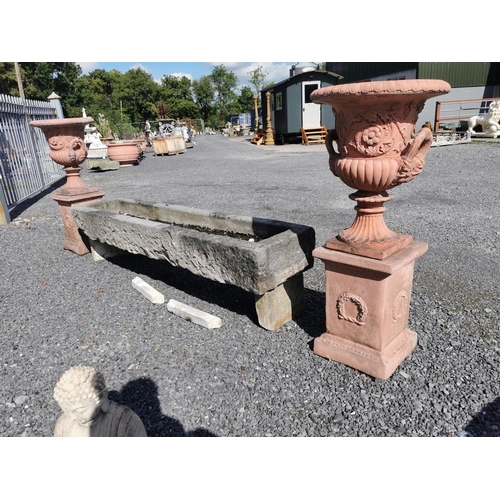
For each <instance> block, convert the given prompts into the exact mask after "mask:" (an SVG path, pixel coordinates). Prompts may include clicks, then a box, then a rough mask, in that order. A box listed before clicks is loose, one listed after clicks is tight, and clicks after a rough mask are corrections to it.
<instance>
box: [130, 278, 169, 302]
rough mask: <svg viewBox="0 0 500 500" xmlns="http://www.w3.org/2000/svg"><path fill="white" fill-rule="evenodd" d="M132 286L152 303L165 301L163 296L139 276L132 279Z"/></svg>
mask: <svg viewBox="0 0 500 500" xmlns="http://www.w3.org/2000/svg"><path fill="white" fill-rule="evenodd" d="M132 286H133V287H134V288H135V289H136V290H137V291H138V292H140V293H141V294H142V295H143V296H144V297H146V298H147V299H148V300H149V301H150V302H152V303H153V304H163V303H165V296H164V295H163V294H162V293H160V292H159V291H158V290H156V289H155V288H153V287H152V286H151V285H150V284H148V283H146V282H145V281H144V280H143V279H141V278H139V276H137V277H136V278H134V279H133V280H132Z"/></svg>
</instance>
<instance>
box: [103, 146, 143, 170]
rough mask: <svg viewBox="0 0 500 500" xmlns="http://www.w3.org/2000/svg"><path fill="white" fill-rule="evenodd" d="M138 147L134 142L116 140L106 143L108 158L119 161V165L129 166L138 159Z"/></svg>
mask: <svg viewBox="0 0 500 500" xmlns="http://www.w3.org/2000/svg"><path fill="white" fill-rule="evenodd" d="M139 153H140V149H139V147H138V145H137V143H136V142H133V141H119V142H118V141H117V142H112V143H111V144H108V158H109V159H110V160H111V161H117V162H119V163H120V167H131V166H132V165H135V164H136V163H137V162H138V160H139Z"/></svg>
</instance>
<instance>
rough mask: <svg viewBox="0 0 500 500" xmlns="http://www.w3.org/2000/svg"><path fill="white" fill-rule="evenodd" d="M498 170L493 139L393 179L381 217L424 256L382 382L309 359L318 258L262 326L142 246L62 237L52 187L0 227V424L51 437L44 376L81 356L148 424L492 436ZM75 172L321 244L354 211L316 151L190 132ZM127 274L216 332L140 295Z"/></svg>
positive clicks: (319, 314)
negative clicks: (297, 307) (292, 225)
mask: <svg viewBox="0 0 500 500" xmlns="http://www.w3.org/2000/svg"><path fill="white" fill-rule="evenodd" d="M499 169H500V147H498V144H496V143H493V142H490V143H471V144H465V145H459V146H447V147H441V148H433V149H431V151H430V152H429V154H428V155H427V161H426V166H425V167H424V170H423V172H422V174H421V175H420V176H419V177H417V178H416V179H415V180H414V181H412V182H411V183H409V184H407V185H403V186H400V187H397V188H395V189H394V190H392V194H393V195H394V200H393V201H392V202H390V203H388V204H387V205H386V206H387V212H386V222H387V224H388V226H389V227H391V228H393V229H396V230H398V231H400V232H403V233H407V234H412V235H413V236H414V238H415V239H416V240H420V241H425V242H427V243H428V244H429V251H428V252H427V253H426V254H425V255H423V256H422V257H421V258H420V259H418V260H417V262H416V264H415V275H414V283H413V295H412V301H411V311H410V321H409V327H410V328H411V329H413V330H415V331H416V332H417V333H418V336H419V340H418V345H417V347H416V348H415V350H414V351H413V353H412V354H411V355H410V356H409V357H408V358H407V359H406V360H405V361H404V362H403V363H402V365H401V366H400V367H399V368H398V369H397V370H396V372H395V373H394V375H393V376H392V377H391V378H390V379H388V380H386V381H381V380H376V379H373V378H372V377H370V376H367V375H365V374H363V373H361V372H359V371H356V370H353V369H351V368H349V367H347V366H344V365H342V364H339V363H335V362H333V361H329V360H328V359H325V358H322V357H319V356H317V355H315V354H314V353H313V351H312V343H313V340H314V338H315V337H317V336H319V335H321V334H322V333H323V332H324V331H325V314H324V308H325V295H324V287H325V278H324V269H323V266H322V264H321V262H319V261H316V263H315V266H314V268H313V269H311V270H309V271H307V272H306V273H305V287H306V309H305V311H304V312H303V313H302V314H301V315H300V316H299V317H297V318H296V319H295V320H293V321H291V322H290V323H288V324H287V325H285V326H284V327H282V328H280V329H278V330H277V331H274V332H272V331H266V330H264V329H262V328H261V327H259V326H258V323H257V318H256V314H255V310H254V306H253V296H251V295H250V294H248V293H247V292H244V291H242V290H240V289H237V288H235V287H232V286H230V285H223V284H219V283H214V282H211V281H208V280H206V279H203V278H201V277H197V276H194V275H192V274H191V273H189V272H187V271H184V270H182V269H176V268H173V267H171V266H170V265H168V264H167V263H162V262H159V261H154V260H151V259H148V258H146V257H141V256H134V255H122V256H117V257H113V258H111V259H110V260H108V261H101V262H98V263H94V262H93V261H92V259H91V257H90V255H89V254H88V255H85V256H78V255H76V254H74V253H72V252H68V251H64V250H63V249H62V244H61V242H62V239H63V237H64V231H63V225H62V220H61V217H60V215H59V209H58V207H57V204H56V202H55V201H53V200H52V199H51V198H50V192H45V193H43V194H42V195H40V196H38V197H37V198H35V199H33V200H31V201H29V202H27V203H24V204H23V205H22V206H20V207H19V208H17V209H15V210H14V211H13V213H12V216H13V222H12V223H11V224H9V225H6V226H0V313H1V316H0V374H1V380H2V384H1V386H0V435H1V436H51V435H52V433H53V428H54V424H55V422H56V419H57V417H58V415H59V414H60V410H59V407H58V406H57V404H56V402H55V401H54V399H53V397H52V392H53V389H54V386H55V384H56V383H57V381H58V379H59V378H60V376H61V375H62V373H63V372H64V371H65V370H66V369H68V368H69V367H70V366H73V365H78V364H86V365H93V366H95V367H97V368H98V369H100V370H101V371H102V372H103V373H104V375H105V378H106V381H107V385H108V387H109V390H110V397H111V398H112V399H114V400H115V401H118V402H121V403H124V404H127V405H128V406H130V407H131V408H132V409H133V410H134V411H136V412H137V413H138V414H139V416H140V417H141V418H142V420H143V422H144V424H145V427H146V429H147V432H148V435H149V436H499V435H500V432H499V426H500V397H499V396H500V377H499V365H500V344H499V341H500V331H499V321H498V317H499V306H498V297H499V280H498V278H499V253H498V252H499V240H500V229H499V228H500V224H499V222H500V211H499V209H498V193H499V184H500V183H499V175H500V174H499V172H500V170H499ZM82 176H83V178H84V180H85V181H86V182H87V183H88V184H89V185H91V186H95V187H98V188H100V189H103V190H105V191H106V199H111V198H117V197H128V198H136V199H143V200H147V201H154V202H164V203H171V204H178V205H187V206H192V207H196V208H202V209H208V210H216V211H220V212H225V213H229V214H234V215H244V216H256V217H268V218H273V219H280V220H285V221H288V222H296V223H299V224H306V225H310V226H313V227H314V228H315V230H316V242H317V245H318V246H319V245H322V244H323V243H324V241H325V240H326V239H328V238H330V237H331V236H333V235H335V234H337V232H338V231H339V230H341V229H343V228H345V227H347V226H348V225H350V224H351V222H352V220H353V219H354V216H355V212H354V203H353V202H352V201H351V200H349V198H348V195H349V194H350V193H351V192H352V190H351V189H350V188H348V187H347V186H345V185H344V184H343V183H342V182H341V181H340V180H339V179H337V178H335V177H334V176H333V175H332V174H331V172H330V171H329V170H328V161H327V153H326V150H325V148H324V146H322V145H315V146H309V147H307V146H300V145H285V146H254V145H251V144H250V143H249V142H248V140H247V139H246V138H234V139H233V138H231V139H229V138H225V137H222V136H204V137H200V138H198V144H197V145H196V146H195V147H194V148H193V149H190V150H188V151H186V153H184V154H181V155H177V156H167V157H155V156H153V154H152V151H151V150H150V151H148V152H147V153H146V157H145V159H144V160H143V161H142V162H141V164H140V165H138V166H134V167H129V168H122V169H120V170H116V171H107V172H95V171H89V170H88V169H86V168H84V170H83V171H82ZM56 187H58V186H56ZM136 276H139V277H141V278H142V279H144V280H145V281H146V282H147V283H149V284H150V285H151V286H153V287H154V288H156V289H157V290H158V291H159V292H160V293H162V294H164V295H165V301H166V302H168V300H170V299H175V300H178V301H180V302H183V303H185V304H188V305H190V306H192V307H195V308H197V309H201V310H203V311H205V312H207V313H209V314H212V315H215V316H218V317H220V318H221V319H222V324H223V325H222V328H220V329H217V330H210V331H208V330H206V329H205V328H202V327H200V326H198V325H196V324H194V323H190V322H187V321H185V320H183V319H182V318H180V317H177V316H174V315H172V314H170V313H169V312H168V311H167V309H166V306H165V304H152V303H150V302H149V301H148V300H145V299H144V297H142V296H141V295H140V294H138V293H137V292H136V291H135V290H134V289H133V287H132V285H131V281H132V279H133V278H135V277H136Z"/></svg>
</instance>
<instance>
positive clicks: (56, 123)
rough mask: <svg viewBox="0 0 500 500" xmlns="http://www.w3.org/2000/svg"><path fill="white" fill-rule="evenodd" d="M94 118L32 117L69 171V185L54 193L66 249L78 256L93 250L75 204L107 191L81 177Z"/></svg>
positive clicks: (98, 196)
mask: <svg viewBox="0 0 500 500" xmlns="http://www.w3.org/2000/svg"><path fill="white" fill-rule="evenodd" d="M93 121H94V119H93V118H91V117H82V118H54V119H50V120H32V121H30V125H31V126H33V127H37V128H40V129H41V130H42V131H43V133H44V135H45V138H46V139H47V142H48V144H49V148H50V153H49V154H50V157H51V158H52V159H53V160H54V161H55V162H56V163H58V164H59V165H62V166H63V170H64V171H65V173H66V184H65V185H64V186H62V187H61V188H60V189H58V190H57V191H56V192H55V194H53V195H52V196H51V198H52V199H53V200H56V201H57V203H58V204H59V208H60V210H61V215H62V218H63V222H64V228H65V231H66V237H65V239H64V241H63V248H65V249H66V250H71V251H73V252H75V253H77V254H78V255H83V254H85V253H88V252H89V249H88V247H87V245H85V243H84V242H83V240H82V237H81V235H80V233H79V230H78V226H77V225H76V222H75V220H74V219H73V215H72V214H71V207H72V206H75V205H83V204H86V203H92V202H95V201H98V200H100V199H101V198H102V197H103V196H104V194H105V193H104V191H99V190H98V189H97V188H91V187H89V186H87V185H86V184H85V182H83V180H82V178H81V177H80V171H81V170H82V167H81V166H80V165H81V164H82V163H83V162H84V161H85V159H86V158H87V148H86V146H85V142H84V137H85V132H84V131H85V126H86V125H88V124H89V123H92V122H93Z"/></svg>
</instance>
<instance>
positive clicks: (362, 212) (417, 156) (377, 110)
mask: <svg viewBox="0 0 500 500" xmlns="http://www.w3.org/2000/svg"><path fill="white" fill-rule="evenodd" d="M450 90H451V87H450V85H449V84H448V83H447V82H444V81H442V80H396V81H377V82H364V83H352V84H347V85H333V86H330V87H323V88H321V89H318V90H315V91H314V92H313V93H312V94H311V99H312V101H313V102H316V103H318V104H319V103H323V104H329V105H330V106H332V110H333V113H334V115H335V123H336V129H335V130H333V131H331V132H330V133H329V134H328V136H327V139H326V143H325V144H326V147H327V149H328V152H329V155H330V159H329V165H330V170H331V171H332V172H333V174H334V175H335V176H337V177H339V178H340V179H341V180H342V181H343V182H344V183H345V184H347V185H348V186H350V187H352V188H355V189H357V190H358V191H357V192H356V193H354V194H353V195H351V196H350V198H351V199H354V200H355V201H357V205H356V211H357V215H356V219H355V221H354V223H353V225H352V226H351V227H350V228H347V229H345V230H343V231H341V232H340V233H339V235H338V236H337V237H336V238H335V239H332V240H328V242H327V243H326V246H327V247H328V248H331V249H334V250H340V251H343V252H350V253H355V254H357V255H365V256H367V257H371V258H375V259H384V258H386V257H388V256H389V255H391V254H392V253H394V252H397V251H398V250H400V249H401V248H404V247H405V246H407V245H409V244H410V243H411V241H412V239H411V237H409V236H407V235H400V234H399V233H397V232H395V231H392V230H390V229H389V228H388V227H387V226H386V224H385V222H384V218H383V212H384V211H385V207H384V206H383V204H384V203H385V202H386V201H388V200H390V199H392V196H390V195H388V194H387V192H386V191H387V190H388V189H391V188H393V187H395V186H397V185H399V184H402V183H404V182H409V181H411V180H412V179H413V178H415V176H417V175H418V174H419V173H420V172H421V171H422V168H423V166H424V158H425V155H426V154H427V152H428V150H429V148H430V147H431V144H432V132H431V131H430V130H429V129H427V128H423V129H422V130H421V131H420V132H419V133H418V134H417V136H416V137H415V138H412V136H413V133H414V131H415V123H416V121H417V118H418V114H419V113H420V111H421V110H422V108H423V106H424V104H425V101H426V100H427V99H429V98H431V97H435V96H438V95H441V94H445V93H447V92H449V91H450ZM333 141H335V142H336V145H337V148H338V151H337V150H336V149H335V148H334V146H333Z"/></svg>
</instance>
